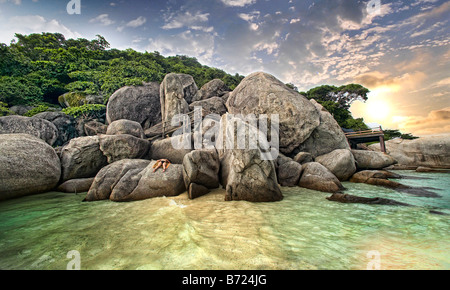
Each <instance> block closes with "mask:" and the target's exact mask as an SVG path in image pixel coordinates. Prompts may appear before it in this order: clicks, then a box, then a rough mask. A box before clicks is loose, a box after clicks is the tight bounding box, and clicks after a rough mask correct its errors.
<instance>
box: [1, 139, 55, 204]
mask: <svg viewBox="0 0 450 290" xmlns="http://www.w3.org/2000/svg"><path fill="white" fill-rule="evenodd" d="M60 176H61V164H60V161H59V157H58V155H57V154H56V152H55V150H54V149H53V148H52V147H51V146H50V145H48V144H47V143H45V142H44V141H42V140H41V139H38V138H36V137H34V136H31V135H27V134H5V135H0V200H5V199H10V198H15V197H20V196H24V195H30V194H36V193H42V192H46V191H50V190H52V189H53V188H55V187H56V185H57V184H58V181H59V178H60Z"/></svg>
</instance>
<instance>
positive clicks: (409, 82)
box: [355, 71, 427, 91]
mask: <svg viewBox="0 0 450 290" xmlns="http://www.w3.org/2000/svg"><path fill="white" fill-rule="evenodd" d="M426 78H427V76H426V74H424V73H423V72H420V71H416V72H411V73H404V74H402V75H399V76H391V75H390V73H383V72H379V71H373V72H370V73H365V74H362V75H359V76H357V77H356V78H355V81H356V82H357V83H359V84H362V85H364V86H366V87H368V88H370V89H376V88H383V87H384V88H389V91H399V90H402V89H408V90H409V89H411V88H414V87H417V86H419V85H420V84H421V83H422V81H423V80H425V79H426Z"/></svg>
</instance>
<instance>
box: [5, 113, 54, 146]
mask: <svg viewBox="0 0 450 290" xmlns="http://www.w3.org/2000/svg"><path fill="white" fill-rule="evenodd" d="M16 133H22V134H29V135H33V136H35V137H38V138H40V139H42V140H44V141H45V142H47V143H48V144H49V145H53V144H55V142H56V140H57V139H58V129H57V128H56V126H55V125H54V124H53V123H52V122H50V121H47V120H44V119H40V118H29V117H22V116H16V115H14V116H6V117H0V134H16Z"/></svg>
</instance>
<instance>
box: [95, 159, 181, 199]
mask: <svg viewBox="0 0 450 290" xmlns="http://www.w3.org/2000/svg"><path fill="white" fill-rule="evenodd" d="M155 163H156V162H155V161H151V162H150V161H148V160H138V159H135V160H129V159H124V160H121V161H118V162H115V163H112V164H110V165H108V166H107V167H105V168H103V169H102V170H101V171H100V172H99V173H98V174H97V176H96V177H95V180H94V183H93V184H92V186H91V188H90V189H89V192H88V194H87V196H86V201H95V200H102V199H110V200H112V201H118V202H124V201H135V200H143V199H148V198H153V197H162V196H176V195H179V194H181V193H183V192H184V191H185V190H186V188H185V185H184V181H183V166H182V165H179V164H171V165H170V166H169V167H168V168H167V170H166V172H164V173H163V172H162V170H161V169H159V170H157V171H156V172H154V168H153V167H154V165H155Z"/></svg>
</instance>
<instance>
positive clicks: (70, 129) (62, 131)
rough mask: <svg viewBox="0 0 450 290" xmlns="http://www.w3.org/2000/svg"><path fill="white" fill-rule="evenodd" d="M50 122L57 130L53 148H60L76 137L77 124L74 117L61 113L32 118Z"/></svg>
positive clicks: (50, 113) (38, 115) (47, 113)
mask: <svg viewBox="0 0 450 290" xmlns="http://www.w3.org/2000/svg"><path fill="white" fill-rule="evenodd" d="M33 118H40V119H44V120H47V121H49V122H52V123H53V125H55V127H56V129H57V130H58V138H57V139H56V141H55V143H54V144H53V146H62V145H64V144H66V143H67V142H69V141H70V140H72V139H73V138H77V137H78V132H77V122H76V120H75V118H74V117H72V116H69V115H66V114H64V113H63V112H43V113H39V114H36V115H34V116H33Z"/></svg>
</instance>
